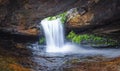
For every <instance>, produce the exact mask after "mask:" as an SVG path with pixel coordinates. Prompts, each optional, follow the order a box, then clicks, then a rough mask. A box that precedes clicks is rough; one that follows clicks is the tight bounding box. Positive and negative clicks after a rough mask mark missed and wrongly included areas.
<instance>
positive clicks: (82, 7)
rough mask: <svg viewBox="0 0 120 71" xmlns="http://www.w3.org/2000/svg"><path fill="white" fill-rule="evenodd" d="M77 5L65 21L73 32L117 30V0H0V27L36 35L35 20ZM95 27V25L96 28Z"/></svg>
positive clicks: (119, 12) (5, 30) (2, 29)
mask: <svg viewBox="0 0 120 71" xmlns="http://www.w3.org/2000/svg"><path fill="white" fill-rule="evenodd" d="M72 8H78V13H77V14H76V15H75V16H74V17H73V18H72V19H69V22H67V26H68V27H70V28H73V29H74V28H75V29H76V28H77V29H76V31H77V32H81V31H82V32H85V31H92V32H95V33H96V32H97V33H111V32H116V31H117V32H119V30H120V29H119V27H120V25H119V18H120V17H119V14H120V1H119V0H111V1H109V0H105V1H104V0H74V1H73V0H69V1H66V0H49V1H45V0H34V1H33V0H0V23H1V24H0V31H3V32H8V33H12V34H21V35H31V36H36V35H38V34H39V33H40V30H39V28H38V24H39V22H40V21H41V20H42V19H43V18H45V17H48V16H54V15H57V14H59V13H63V12H65V11H68V10H70V9H72ZM97 28H99V29H97Z"/></svg>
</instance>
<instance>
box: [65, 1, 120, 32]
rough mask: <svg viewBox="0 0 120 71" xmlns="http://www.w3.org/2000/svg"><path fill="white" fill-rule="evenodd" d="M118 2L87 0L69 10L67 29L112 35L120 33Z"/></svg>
mask: <svg viewBox="0 0 120 71" xmlns="http://www.w3.org/2000/svg"><path fill="white" fill-rule="evenodd" d="M119 15H120V1H118V0H114V1H113V0H112V1H107V0H106V1H103V0H89V1H87V2H86V3H85V4H83V5H81V6H80V7H78V8H73V9H71V10H69V14H68V20H67V23H66V25H67V27H68V29H71V30H75V31H77V32H79V33H80V32H86V31H87V32H93V33H107V34H108V33H112V32H116V31H120V29H119V28H120V25H119V22H120V21H119V19H120V17H118V16H119Z"/></svg>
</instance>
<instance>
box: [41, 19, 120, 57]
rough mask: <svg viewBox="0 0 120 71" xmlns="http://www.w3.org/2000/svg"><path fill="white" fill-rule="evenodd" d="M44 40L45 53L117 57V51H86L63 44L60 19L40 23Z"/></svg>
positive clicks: (45, 20)
mask: <svg viewBox="0 0 120 71" xmlns="http://www.w3.org/2000/svg"><path fill="white" fill-rule="evenodd" d="M41 25H42V27H43V30H44V33H45V38H46V44H47V45H46V52H51V53H67V54H68V53H70V54H84V55H97V54H100V55H105V56H118V55H119V51H118V49H94V48H89V49H86V48H85V47H83V46H80V45H79V46H77V45H75V44H73V43H68V42H65V41H64V39H65V37H64V28H63V24H62V22H61V20H60V18H57V19H55V20H50V21H49V20H47V19H44V20H42V21H41Z"/></svg>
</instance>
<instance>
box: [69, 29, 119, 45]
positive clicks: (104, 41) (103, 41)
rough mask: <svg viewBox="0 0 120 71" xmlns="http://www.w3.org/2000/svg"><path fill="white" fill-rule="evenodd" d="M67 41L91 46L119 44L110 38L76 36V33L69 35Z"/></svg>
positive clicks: (85, 35) (87, 35)
mask: <svg viewBox="0 0 120 71" xmlns="http://www.w3.org/2000/svg"><path fill="white" fill-rule="evenodd" d="M67 39H69V40H71V41H72V42H74V43H78V44H80V43H84V44H90V45H116V44H118V43H117V41H115V40H113V39H109V38H104V37H99V36H95V35H91V34H82V35H79V34H76V33H75V32H73V31H71V32H70V33H69V34H68V35H67Z"/></svg>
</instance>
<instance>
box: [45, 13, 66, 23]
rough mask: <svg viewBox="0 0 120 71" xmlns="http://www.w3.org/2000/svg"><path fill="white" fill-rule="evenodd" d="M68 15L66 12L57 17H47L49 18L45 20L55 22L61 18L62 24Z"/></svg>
mask: <svg viewBox="0 0 120 71" xmlns="http://www.w3.org/2000/svg"><path fill="white" fill-rule="evenodd" d="M66 15H67V12H64V13H61V14H59V15H56V16H52V17H47V18H45V19H47V20H49V21H51V20H55V19H57V18H60V20H61V22H62V23H65V21H66Z"/></svg>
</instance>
